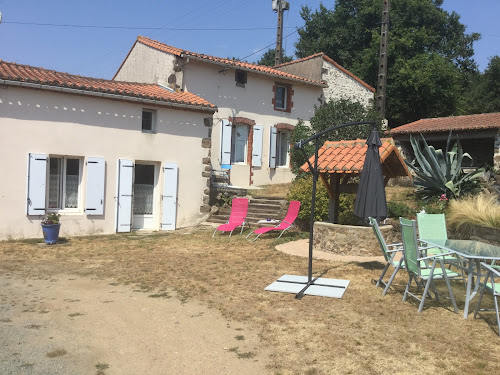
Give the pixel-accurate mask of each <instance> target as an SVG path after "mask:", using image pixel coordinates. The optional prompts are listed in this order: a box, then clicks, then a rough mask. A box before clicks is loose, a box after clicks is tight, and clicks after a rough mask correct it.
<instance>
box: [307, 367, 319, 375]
mask: <svg viewBox="0 0 500 375" xmlns="http://www.w3.org/2000/svg"><path fill="white" fill-rule="evenodd" d="M305 374H306V375H318V374H319V371H318V369H317V368H314V367H312V368H310V369H309V370H307V371H306V372H305Z"/></svg>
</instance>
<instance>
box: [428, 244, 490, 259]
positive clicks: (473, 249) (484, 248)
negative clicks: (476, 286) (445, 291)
mask: <svg viewBox="0 0 500 375" xmlns="http://www.w3.org/2000/svg"><path fill="white" fill-rule="evenodd" d="M420 240H421V241H423V242H426V243H428V244H429V245H434V246H437V247H440V248H443V249H447V250H451V251H454V252H457V253H459V254H461V255H463V256H465V257H467V258H478V259H500V246H495V245H490V244H487V243H484V242H481V241H472V240H436V239H420Z"/></svg>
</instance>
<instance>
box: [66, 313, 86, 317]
mask: <svg viewBox="0 0 500 375" xmlns="http://www.w3.org/2000/svg"><path fill="white" fill-rule="evenodd" d="M82 315H85V314H82V313H79V312H77V313H72V314H68V316H69V317H70V318H74V317H75V316H82Z"/></svg>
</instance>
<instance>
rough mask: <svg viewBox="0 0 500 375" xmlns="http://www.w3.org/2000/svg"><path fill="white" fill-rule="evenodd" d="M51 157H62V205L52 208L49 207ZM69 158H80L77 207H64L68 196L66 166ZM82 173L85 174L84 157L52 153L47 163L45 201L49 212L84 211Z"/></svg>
mask: <svg viewBox="0 0 500 375" xmlns="http://www.w3.org/2000/svg"><path fill="white" fill-rule="evenodd" d="M50 159H62V167H61V182H60V184H61V186H62V188H61V198H60V200H61V207H60V208H51V207H49V191H50ZM68 159H77V160H78V198H77V199H78V203H77V207H75V208H64V206H65V198H66V178H65V177H66V166H67V161H68ZM82 175H83V157H81V156H62V155H50V156H49V160H48V163H47V183H46V191H45V202H46V206H47V212H58V213H82V212H83V202H82Z"/></svg>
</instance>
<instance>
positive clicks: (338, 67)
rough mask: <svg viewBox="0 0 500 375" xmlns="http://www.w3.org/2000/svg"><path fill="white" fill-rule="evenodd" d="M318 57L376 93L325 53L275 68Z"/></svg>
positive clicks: (278, 66)
mask: <svg viewBox="0 0 500 375" xmlns="http://www.w3.org/2000/svg"><path fill="white" fill-rule="evenodd" d="M318 56H321V58H322V59H323V60H325V61H327V62H329V63H330V64H332V65H333V66H335V67H336V68H337V69H339V70H340V71H341V72H343V73H345V74H347V75H348V76H349V77H351V78H352V79H354V80H355V81H357V82H359V83H360V84H361V85H363V86H364V87H366V88H367V89H368V90H370V91H371V92H375V89H374V88H373V87H372V86H370V85H369V84H368V83H366V82H365V81H363V80H362V79H361V78H359V77H358V76H356V75H355V74H353V73H351V72H350V71H349V70H347V69H346V68H344V67H343V66H342V65H340V64H339V63H338V62H336V61H335V60H333V59H332V58H331V57H329V56H328V55H325V54H324V53H323V52H319V53H316V54H314V55H311V56H307V57H304V58H302V59H298V60H293V61H289V62H287V63H283V64H280V65H276V66H275V68H281V67H282V66H287V65H292V64H296V63H300V62H303V61H307V60H311V59H314V58H315V57H318Z"/></svg>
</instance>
